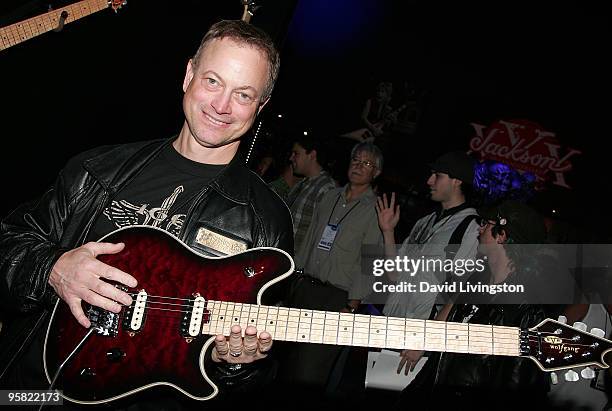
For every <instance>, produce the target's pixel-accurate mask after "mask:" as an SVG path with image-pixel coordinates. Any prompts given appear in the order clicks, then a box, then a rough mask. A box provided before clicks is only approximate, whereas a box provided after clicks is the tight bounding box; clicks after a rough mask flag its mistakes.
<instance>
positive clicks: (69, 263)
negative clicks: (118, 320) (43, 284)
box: [49, 242, 138, 328]
mask: <svg viewBox="0 0 612 411" xmlns="http://www.w3.org/2000/svg"><path fill="white" fill-rule="evenodd" d="M123 247H125V245H124V244H122V243H119V244H112V243H97V242H90V243H87V244H84V245H82V246H80V247H78V248H75V249H73V250H70V251H67V252H65V253H64V254H62V255H61V256H60V258H59V259H58V260H57V261H56V262H55V265H54V266H53V268H52V269H51V274H50V275H49V284H50V285H51V286H52V287H53V289H54V290H55V292H56V293H57V295H59V297H60V298H61V299H62V300H64V301H65V302H66V303H67V304H68V307H70V311H71V312H72V315H74V318H76V320H77V321H78V322H79V324H81V325H82V326H83V327H87V328H89V326H91V322H90V321H89V319H88V318H87V316H86V315H85V313H84V312H83V307H82V306H81V301H85V302H87V303H89V304H91V305H95V306H96V307H100V308H102V309H105V310H107V311H112V312H114V313H118V312H119V311H121V304H123V305H126V306H129V305H130V304H132V298H131V297H130V296H129V295H128V294H127V293H125V292H123V291H121V290H119V289H118V288H116V287H115V286H113V285H112V284H109V283H108V282H106V281H103V280H102V278H105V279H107V280H112V281H116V282H119V283H121V284H123V285H126V286H128V287H132V288H133V287H136V285H137V284H138V282H137V281H136V279H135V278H134V277H132V276H131V275H129V274H127V273H124V272H123V271H121V270H119V269H117V268H114V267H112V266H110V265H108V264H104V263H103V262H102V261H100V260H98V259H97V258H96V257H97V256H98V255H101V254H116V253H118V252H120V251H121V250H123Z"/></svg>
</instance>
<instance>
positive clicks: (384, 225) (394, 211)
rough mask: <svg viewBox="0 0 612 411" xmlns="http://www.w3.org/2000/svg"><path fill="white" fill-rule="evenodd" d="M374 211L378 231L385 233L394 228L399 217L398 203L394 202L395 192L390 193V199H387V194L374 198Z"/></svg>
mask: <svg viewBox="0 0 612 411" xmlns="http://www.w3.org/2000/svg"><path fill="white" fill-rule="evenodd" d="M376 213H377V215H378V225H379V226H380V231H382V232H383V233H385V232H391V231H393V230H395V226H396V225H397V223H399V219H400V208H399V204H395V193H391V199H390V201H387V194H383V195H382V198H381V197H378V198H377V199H376Z"/></svg>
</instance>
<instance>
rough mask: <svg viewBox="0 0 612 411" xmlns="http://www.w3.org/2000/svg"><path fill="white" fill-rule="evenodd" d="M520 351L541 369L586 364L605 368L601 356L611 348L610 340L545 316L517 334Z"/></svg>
mask: <svg viewBox="0 0 612 411" xmlns="http://www.w3.org/2000/svg"><path fill="white" fill-rule="evenodd" d="M521 351H522V353H523V355H524V356H527V357H530V358H531V359H532V360H534V361H535V362H536V364H537V365H538V366H539V367H540V368H541V369H542V370H543V371H557V370H564V369H569V368H573V367H579V366H585V367H586V366H589V365H592V366H596V367H599V368H608V367H609V365H608V364H606V363H605V361H604V359H603V357H604V355H605V354H606V353H608V352H609V351H612V341H610V340H607V339H605V338H602V337H598V336H596V335H593V334H591V333H588V332H586V331H582V330H579V329H578V328H575V327H571V326H569V325H567V324H563V323H561V322H559V321H555V320H551V319H546V320H544V321H542V322H541V323H540V324H538V325H536V326H535V327H533V328H530V329H529V330H528V331H525V332H523V333H522V334H521Z"/></svg>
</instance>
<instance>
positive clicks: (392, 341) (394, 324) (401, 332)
mask: <svg viewBox="0 0 612 411" xmlns="http://www.w3.org/2000/svg"><path fill="white" fill-rule="evenodd" d="M405 332H406V320H405V319H400V318H394V317H388V318H387V344H386V346H387V348H396V349H403V348H405V344H406V339H405Z"/></svg>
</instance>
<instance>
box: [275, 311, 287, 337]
mask: <svg viewBox="0 0 612 411" xmlns="http://www.w3.org/2000/svg"><path fill="white" fill-rule="evenodd" d="M288 318H289V309H288V308H285V307H278V317H277V318H276V332H275V333H274V338H276V339H277V340H281V341H287V340H288V338H287V319H288Z"/></svg>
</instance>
